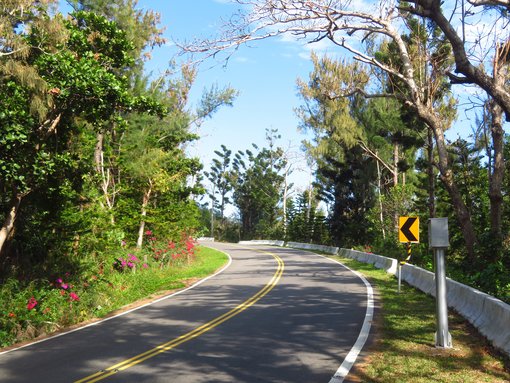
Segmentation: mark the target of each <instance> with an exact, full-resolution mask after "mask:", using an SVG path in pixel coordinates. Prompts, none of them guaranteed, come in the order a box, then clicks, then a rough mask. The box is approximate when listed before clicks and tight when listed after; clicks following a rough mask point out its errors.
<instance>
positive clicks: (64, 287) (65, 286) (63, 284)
mask: <svg viewBox="0 0 510 383" xmlns="http://www.w3.org/2000/svg"><path fill="white" fill-rule="evenodd" d="M60 287H62V288H63V289H64V290H67V289H68V288H69V285H68V284H67V283H62V284H61V285H60Z"/></svg>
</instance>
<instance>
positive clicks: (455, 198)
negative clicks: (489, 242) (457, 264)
mask: <svg viewBox="0 0 510 383" xmlns="http://www.w3.org/2000/svg"><path fill="white" fill-rule="evenodd" d="M417 111H418V114H419V115H420V117H422V118H423V119H424V120H425V121H427V124H428V126H429V128H430V129H432V131H433V133H434V138H435V141H436V149H437V154H438V162H437V166H438V168H439V172H440V177H441V182H442V183H443V185H444V187H445V189H446V191H447V192H448V195H449V196H450V198H451V200H452V204H453V208H454V210H455V214H456V216H457V222H458V223H459V226H460V228H461V231H462V235H463V237H464V243H465V245H466V250H467V259H466V260H467V261H468V262H472V261H474V260H475V244H476V234H475V229H474V227H473V222H472V221H471V214H470V212H469V210H468V208H467V206H466V204H465V203H464V200H463V199H462V195H461V194H460V191H459V189H458V187H457V184H456V183H455V180H454V178H453V172H452V169H451V166H450V163H449V159H448V151H447V150H446V144H445V139H444V130H443V126H442V123H441V122H440V121H439V118H438V117H437V116H436V115H433V114H432V113H430V112H429V111H428V110H426V109H425V107H424V106H422V105H419V106H418V108H417Z"/></svg>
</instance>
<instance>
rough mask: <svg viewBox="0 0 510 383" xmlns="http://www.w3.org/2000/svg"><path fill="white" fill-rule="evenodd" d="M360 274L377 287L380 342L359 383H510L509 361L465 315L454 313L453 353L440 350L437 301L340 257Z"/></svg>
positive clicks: (359, 369)
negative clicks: (493, 347) (398, 288)
mask: <svg viewBox="0 0 510 383" xmlns="http://www.w3.org/2000/svg"><path fill="white" fill-rule="evenodd" d="M334 258H335V259H338V260H339V261H340V262H342V263H343V264H345V265H347V266H348V267H350V268H352V269H354V270H358V271H360V272H361V273H362V274H363V275H365V276H366V277H367V278H368V279H369V280H370V282H371V283H372V285H373V286H374V287H375V289H376V291H377V295H378V302H379V303H380V306H381V307H380V311H379V312H378V314H377V319H376V321H375V323H374V325H373V326H374V327H373V330H374V331H375V340H374V342H372V343H371V344H370V345H369V346H368V349H366V353H367V358H366V360H364V361H362V362H361V364H360V365H359V366H357V367H356V368H355V370H354V372H353V374H354V375H353V379H354V378H355V379H357V380H358V381H360V382H374V383H385V382H388V383H398V382H413V383H420V382H423V383H425V382H427V383H429V382H441V383H443V382H445V383H450V382H451V383H453V382H458V383H480V382H491V383H495V382H510V361H509V358H507V357H506V356H504V355H503V354H502V353H499V352H497V351H495V350H494V349H492V348H491V347H490V346H489V344H488V343H487V341H486V340H485V339H484V338H483V337H482V336H481V335H480V334H479V333H477V332H476V330H475V329H474V328H473V327H472V326H471V325H470V324H469V323H468V322H467V321H466V320H464V319H463V318H462V317H461V316H459V315H457V314H456V313H455V312H453V311H452V310H451V309H449V329H450V333H451V335H452V339H453V348H452V349H445V350H441V349H436V348H435V342H434V333H435V328H436V322H435V310H436V306H435V299H434V298H433V297H430V296H427V295H425V294H424V293H422V292H420V291H418V290H416V289H414V288H412V287H410V286H409V285H407V284H405V283H403V284H402V291H401V293H400V294H398V293H397V281H396V279H395V277H394V276H392V275H390V274H387V273H386V272H385V271H383V270H378V269H375V268H374V267H373V266H372V265H367V264H364V263H360V262H357V261H354V260H351V259H346V258H339V257H334Z"/></svg>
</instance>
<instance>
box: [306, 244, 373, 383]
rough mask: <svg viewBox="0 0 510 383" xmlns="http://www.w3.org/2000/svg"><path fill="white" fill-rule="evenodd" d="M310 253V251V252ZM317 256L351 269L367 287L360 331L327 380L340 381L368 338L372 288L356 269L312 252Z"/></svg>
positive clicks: (337, 382)
mask: <svg viewBox="0 0 510 383" xmlns="http://www.w3.org/2000/svg"><path fill="white" fill-rule="evenodd" d="M310 253H312V252H310ZM312 254H315V255H317V256H319V257H322V258H326V259H328V260H330V261H332V262H335V263H338V264H339V265H341V266H343V267H345V268H346V269H347V270H349V271H351V272H352V273H354V274H355V275H357V276H358V277H359V278H360V279H361V280H362V281H363V283H364V284H365V286H366V288H367V311H366V313H365V319H364V321H363V326H362V327H361V331H360V333H359V335H358V339H356V343H354V346H352V348H351V350H350V351H349V353H348V354H347V356H346V357H345V359H344V361H343V362H342V364H341V365H340V367H338V369H337V370H336V372H335V374H334V375H333V377H332V378H331V380H330V381H329V383H342V382H343V381H344V379H345V378H346V377H347V375H348V374H349V371H350V370H351V368H352V366H353V365H354V362H356V359H357V358H358V356H359V353H360V352H361V350H362V349H363V346H365V343H366V341H367V339H368V334H369V333H370V328H371V327H372V320H373V318H374V290H373V288H372V285H371V284H370V282H369V281H368V280H367V279H366V278H365V277H364V276H363V275H362V274H361V273H359V272H357V271H356V270H352V269H351V268H349V267H347V266H346V265H344V264H343V263H341V262H339V261H337V260H336V259H332V258H329V257H326V256H324V255H321V254H317V253H312Z"/></svg>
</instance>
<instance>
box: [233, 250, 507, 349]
mask: <svg viewBox="0 0 510 383" xmlns="http://www.w3.org/2000/svg"><path fill="white" fill-rule="evenodd" d="M239 243H241V244H243V243H244V244H260V245H271V246H287V247H291V248H295V249H305V250H316V251H321V252H323V253H327V254H333V255H336V254H338V255H341V256H343V257H346V258H352V259H355V260H357V261H359V262H363V263H370V264H372V265H374V266H375V267H377V268H378V269H383V270H386V271H387V272H388V273H390V274H393V275H395V274H396V273H397V267H398V261H397V260H396V259H393V258H388V257H383V256H382V255H377V254H372V253H365V252H362V251H357V250H350V249H342V248H338V247H331V246H323V245H313V244H309V243H299V242H287V243H286V244H284V242H283V241H271V240H254V241H243V242H239ZM434 278H435V276H434V273H432V272H430V271H428V270H424V269H422V268H420V267H417V266H414V265H410V264H405V265H404V266H403V267H402V279H403V280H404V281H406V282H407V283H408V284H410V285H411V286H414V287H416V288H417V289H419V290H421V291H423V292H424V293H426V294H429V295H432V296H435V295H436V283H435V279H434ZM446 291H447V301H448V306H450V307H451V308H453V309H454V310H455V311H457V312H458V313H459V314H460V315H462V316H463V317H464V318H466V319H467V320H468V321H469V322H470V323H471V324H473V325H474V326H475V327H476V328H477V329H478V330H479V331H480V333H482V334H483V335H484V336H485V337H486V338H487V339H488V340H489V341H490V342H491V343H492V344H493V345H494V346H495V347H496V348H499V349H500V350H502V351H504V352H505V353H506V354H507V355H509V356H510V305H508V304H506V303H505V302H503V301H501V300H499V299H496V298H494V297H492V296H490V295H488V294H485V293H482V292H481V291H479V290H476V289H474V288H472V287H469V286H466V285H464V284H462V283H459V282H457V281H454V280H452V279H450V278H447V279H446Z"/></svg>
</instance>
